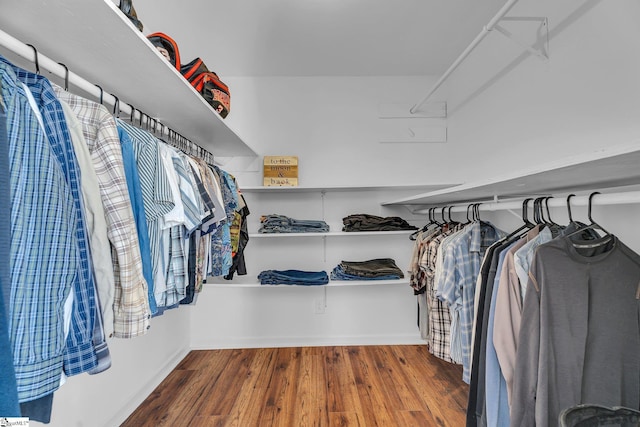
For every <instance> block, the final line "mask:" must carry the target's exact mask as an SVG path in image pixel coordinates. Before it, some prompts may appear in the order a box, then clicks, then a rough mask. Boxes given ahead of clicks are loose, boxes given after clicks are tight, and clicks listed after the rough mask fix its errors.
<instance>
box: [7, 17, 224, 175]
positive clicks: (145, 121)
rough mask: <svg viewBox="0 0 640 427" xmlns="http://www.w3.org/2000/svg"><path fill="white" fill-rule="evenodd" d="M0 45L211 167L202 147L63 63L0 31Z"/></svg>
mask: <svg viewBox="0 0 640 427" xmlns="http://www.w3.org/2000/svg"><path fill="white" fill-rule="evenodd" d="M0 46H2V47H4V48H6V49H7V50H9V51H11V52H13V53H15V54H16V55H19V56H21V57H22V58H24V59H26V60H27V61H31V62H33V63H34V64H36V67H37V68H38V72H39V70H40V69H42V68H44V69H46V70H47V71H49V72H50V73H51V74H53V75H55V76H57V77H59V78H61V79H62V80H63V81H64V85H65V89H68V87H69V85H70V84H73V85H74V86H75V87H77V88H78V89H81V90H83V91H84V92H86V93H88V94H89V95H92V96H94V97H95V98H96V99H99V100H100V103H101V104H102V103H104V102H105V101H106V102H108V103H109V104H111V105H113V106H114V111H113V113H114V115H116V116H118V115H119V114H120V113H124V114H128V115H129V117H128V119H129V120H130V121H131V122H132V123H133V122H134V121H138V123H139V126H140V127H143V126H144V127H145V129H147V130H148V131H149V132H151V131H153V132H154V133H158V134H160V135H161V136H163V137H164V136H165V135H166V136H167V137H168V139H169V141H166V142H168V143H171V145H173V146H174V147H177V148H179V149H182V147H184V149H183V151H185V152H186V153H187V154H191V155H194V156H197V157H200V158H202V159H204V160H205V161H206V162H207V163H209V164H213V162H214V156H213V154H211V152H209V151H208V150H206V149H205V148H203V147H201V146H200V145H198V144H196V143H194V142H192V141H191V140H190V139H187V138H185V137H184V136H182V135H181V134H179V133H178V132H176V131H174V130H173V129H171V128H169V127H168V126H166V125H164V124H163V123H161V122H160V121H158V120H156V119H154V118H153V117H151V116H149V115H148V114H146V113H145V112H143V111H141V110H139V109H137V108H136V107H134V106H133V105H130V104H127V103H125V102H122V101H120V99H119V98H118V97H117V96H115V95H113V94H111V93H108V92H105V91H104V90H103V89H102V87H100V86H98V85H96V84H94V83H91V82H90V81H88V80H86V79H84V78H82V77H80V76H79V75H77V74H76V73H74V72H72V71H70V70H69V68H68V67H67V66H66V65H64V64H63V63H60V62H56V61H54V60H53V59H51V58H49V57H47V56H45V55H43V54H42V53H40V52H38V50H37V49H36V48H35V47H33V45H28V44H25V43H23V42H21V41H20V40H18V39H16V38H15V37H13V36H11V35H9V34H7V33H5V32H4V31H2V30H0ZM165 130H166V133H165Z"/></svg>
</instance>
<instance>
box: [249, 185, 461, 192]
mask: <svg viewBox="0 0 640 427" xmlns="http://www.w3.org/2000/svg"><path fill="white" fill-rule="evenodd" d="M455 185H457V184H453V183H443V184H439V183H436V184H406V185H377V186H376V185H372V186H364V185H361V186H357V185H356V186H348V185H345V186H326V187H262V186H259V187H242V188H241V190H242V192H243V193H315V192H325V193H328V192H342V191H384V190H398V191H404V190H407V191H411V190H413V191H435V190H439V189H442V188H450V187H453V186H455Z"/></svg>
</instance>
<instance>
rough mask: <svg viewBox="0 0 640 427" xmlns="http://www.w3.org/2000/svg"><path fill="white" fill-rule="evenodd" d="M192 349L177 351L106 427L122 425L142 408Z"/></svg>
mask: <svg viewBox="0 0 640 427" xmlns="http://www.w3.org/2000/svg"><path fill="white" fill-rule="evenodd" d="M190 351H191V349H189V348H183V349H180V350H179V351H177V352H176V353H175V354H174V355H173V356H172V357H171V358H170V359H168V360H167V363H165V364H164V366H163V367H162V369H160V370H159V371H158V373H157V375H154V376H153V378H151V379H150V380H149V381H147V383H146V384H144V385H143V386H142V387H141V388H140V389H138V391H137V392H136V393H134V394H133V396H131V398H130V399H128V403H127V405H125V406H124V407H122V408H119V409H118V412H117V413H116V414H115V415H114V416H113V417H112V418H111V419H110V420H109V421H108V422H107V423H106V424H105V425H104V426H105V427H113V426H119V425H121V424H122V423H123V422H124V421H125V420H126V419H127V418H128V417H129V415H131V414H132V413H133V411H135V410H136V408H138V406H140V404H141V403H142V402H144V400H145V399H146V398H147V397H149V395H150V394H151V393H152V392H153V390H155V388H156V387H158V385H159V384H160V383H161V382H162V381H163V380H164V379H165V378H166V377H167V376H168V375H169V374H170V373H171V371H173V370H174V369H175V367H176V366H178V363H180V362H181V361H182V359H184V358H185V356H186V355H187V354H189V352H190Z"/></svg>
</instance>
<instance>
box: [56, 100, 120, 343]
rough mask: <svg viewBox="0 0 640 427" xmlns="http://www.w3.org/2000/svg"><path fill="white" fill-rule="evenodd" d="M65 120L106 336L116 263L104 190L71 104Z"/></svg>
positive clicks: (110, 327) (110, 328)
mask: <svg viewBox="0 0 640 427" xmlns="http://www.w3.org/2000/svg"><path fill="white" fill-rule="evenodd" d="M60 104H61V105H62V108H63V110H64V116H65V119H66V121H67V125H68V126H69V132H70V134H71V141H72V142H73V149H74V151H75V153H76V158H77V160H78V166H79V167H80V172H81V174H82V179H81V180H80V184H81V190H82V199H83V201H84V213H85V219H86V224H87V231H88V236H89V246H90V249H91V261H92V263H93V272H94V277H95V282H96V289H97V291H98V301H99V306H100V311H101V314H102V318H103V321H104V333H105V334H106V335H110V334H112V333H113V295H114V292H115V279H114V276H113V263H112V262H111V244H110V243H109V237H108V236H107V222H106V220H105V215H104V208H103V207H102V200H101V199H100V186H99V184H98V177H97V176H96V171H95V169H94V167H93V162H92V160H91V153H90V152H89V147H87V143H86V141H85V139H84V135H83V133H82V124H81V123H80V121H79V120H78V118H77V117H76V115H75V113H74V112H73V110H71V107H69V104H67V103H66V102H64V101H61V102H60Z"/></svg>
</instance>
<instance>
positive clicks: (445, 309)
mask: <svg viewBox="0 0 640 427" xmlns="http://www.w3.org/2000/svg"><path fill="white" fill-rule="evenodd" d="M456 231H457V229H455V228H454V229H449V228H448V226H446V227H445V228H444V229H443V231H442V232H441V233H440V234H438V235H436V236H434V237H433V238H432V239H431V240H430V241H429V244H428V245H427V248H426V250H425V252H424V256H423V257H422V259H421V261H420V266H421V268H423V269H424V270H425V275H426V280H427V282H426V295H427V306H428V313H429V322H428V323H429V333H428V340H427V342H428V344H429V351H430V352H431V353H432V354H433V355H434V356H436V357H439V358H440V359H443V360H445V361H447V362H453V359H452V358H451V310H450V309H449V304H447V303H446V302H444V301H442V300H441V299H440V298H437V297H436V291H435V288H434V281H435V274H436V258H437V255H438V251H439V248H440V243H442V241H443V240H444V239H445V238H446V237H447V236H449V235H451V234H453V233H454V232H456Z"/></svg>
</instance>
